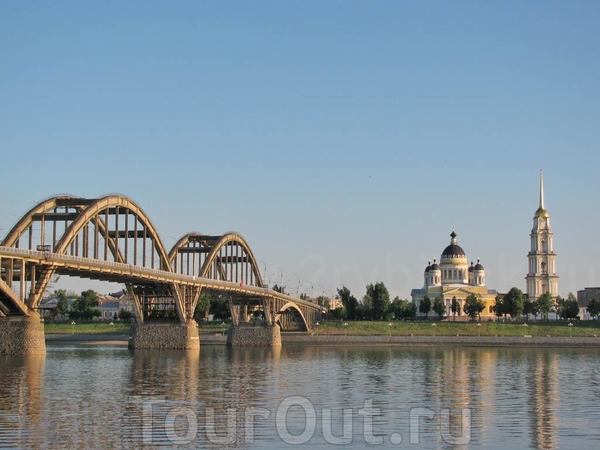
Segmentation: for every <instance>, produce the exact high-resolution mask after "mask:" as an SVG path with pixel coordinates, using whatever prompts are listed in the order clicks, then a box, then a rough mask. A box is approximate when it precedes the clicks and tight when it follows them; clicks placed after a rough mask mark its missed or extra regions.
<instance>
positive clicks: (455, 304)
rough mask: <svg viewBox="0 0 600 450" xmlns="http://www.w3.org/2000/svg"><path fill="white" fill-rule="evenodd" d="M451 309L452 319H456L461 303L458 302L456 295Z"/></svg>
mask: <svg viewBox="0 0 600 450" xmlns="http://www.w3.org/2000/svg"><path fill="white" fill-rule="evenodd" d="M450 309H451V311H452V320H453V321H456V314H457V313H460V304H459V303H458V300H456V296H454V297H452V303H451V304H450Z"/></svg>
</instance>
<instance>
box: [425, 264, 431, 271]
mask: <svg viewBox="0 0 600 450" xmlns="http://www.w3.org/2000/svg"><path fill="white" fill-rule="evenodd" d="M430 267H431V266H430V265H429V266H427V267H425V273H427V272H429V268H430Z"/></svg>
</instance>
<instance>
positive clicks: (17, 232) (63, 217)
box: [2, 195, 184, 320]
mask: <svg viewBox="0 0 600 450" xmlns="http://www.w3.org/2000/svg"><path fill="white" fill-rule="evenodd" d="M38 225H39V226H38ZM2 245H3V246H8V247H17V248H27V249H29V250H40V249H41V250H43V251H46V252H48V254H49V255H51V254H52V253H54V254H60V255H70V256H83V257H91V258H94V259H99V260H104V261H108V262H117V263H122V264H131V265H134V266H141V267H149V268H152V269H154V268H156V269H160V270H164V271H170V264H169V259H168V255H167V252H166V250H165V247H164V245H163V243H162V241H161V239H160V236H159V235H158V232H157V231H156V228H155V226H154V224H153V223H152V221H151V220H150V219H149V217H148V216H147V214H146V213H145V212H144V211H143V210H142V208H141V207H140V206H139V205H137V203H135V202H134V201H133V200H131V199H130V198H128V197H125V196H123V195H107V196H104V197H101V198H99V199H84V198H79V197H74V196H69V195H60V196H55V197H52V198H49V199H47V200H44V201H42V202H40V203H39V204H37V205H36V206H34V207H33V208H31V209H30V210H29V211H28V212H27V213H26V214H25V215H24V216H23V217H22V218H21V219H20V220H19V221H18V222H17V224H16V225H15V226H14V227H13V228H12V229H11V231H10V232H9V233H8V234H7V236H6V237H5V239H4V240H3V242H2ZM56 270H57V269H56V268H51V267H49V268H46V269H44V270H43V271H41V272H40V273H32V274H31V275H29V279H30V280H31V283H30V284H31V289H30V293H29V295H28V300H27V305H28V307H29V308H37V306H38V305H39V303H40V301H41V299H42V296H43V294H44V291H45V290H46V289H47V288H48V286H49V284H50V280H51V279H52V277H53V276H54V274H55V272H56ZM132 288H133V286H129V285H128V289H129V290H130V293H131V294H132V295H134V292H133V289H132ZM165 291H168V292H170V293H171V295H172V296H173V298H174V299H175V302H174V303H175V309H176V311H177V314H178V316H179V318H180V319H181V320H183V318H184V311H183V304H182V301H181V299H180V293H179V290H178V288H177V286H175V285H174V284H173V283H170V284H169V286H168V287H167V289H166V290H165V289H163V292H165ZM21 295H22V296H24V294H23V293H21ZM136 307H137V308H136V310H137V311H136V313H137V314H138V317H140V318H141V310H140V309H139V305H138V304H136Z"/></svg>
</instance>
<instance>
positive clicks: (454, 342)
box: [45, 333, 600, 349]
mask: <svg viewBox="0 0 600 450" xmlns="http://www.w3.org/2000/svg"><path fill="white" fill-rule="evenodd" d="M129 337H130V336H129V335H127V334H47V335H46V337H45V341H46V344H51V345H69V344H77V345H113V346H114V345H117V346H126V345H127V344H128V343H129ZM281 340H282V343H283V345H318V346H346V345H350V346H354V345H355V346H364V345H376V346H399V347H400V346H402V347H408V348H409V347H413V346H418V347H432V346H433V347H435V346H439V345H445V346H466V347H572V348H599V349H600V338H597V337H531V336H497V337H495V336H381V335H379V336H344V335H321V336H319V335H314V334H313V335H311V334H306V333H303V334H299V333H294V334H286V333H282V335H281ZM203 344H204V345H226V344H227V336H226V335H223V334H201V335H200V345H201V346H202V345H203Z"/></svg>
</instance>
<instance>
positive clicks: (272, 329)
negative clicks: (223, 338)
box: [227, 324, 281, 347]
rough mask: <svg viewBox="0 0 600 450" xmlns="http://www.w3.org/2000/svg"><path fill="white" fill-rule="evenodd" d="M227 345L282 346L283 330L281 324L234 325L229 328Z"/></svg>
mask: <svg viewBox="0 0 600 450" xmlns="http://www.w3.org/2000/svg"><path fill="white" fill-rule="evenodd" d="M227 345H228V346H230V347H281V330H280V329H279V325H273V326H271V325H262V326H252V325H248V324H240V325H239V326H235V325H234V326H231V327H229V330H227Z"/></svg>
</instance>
